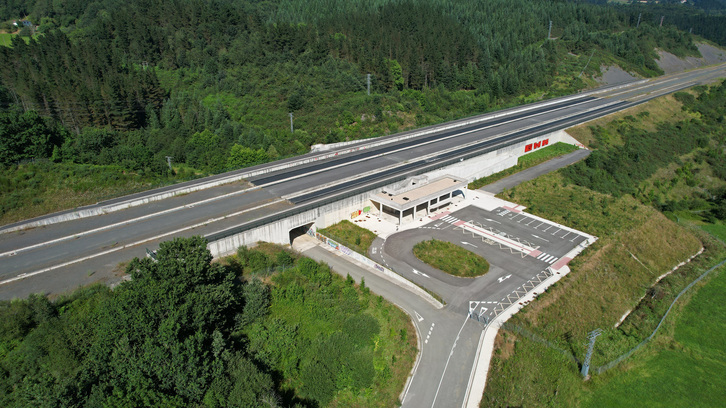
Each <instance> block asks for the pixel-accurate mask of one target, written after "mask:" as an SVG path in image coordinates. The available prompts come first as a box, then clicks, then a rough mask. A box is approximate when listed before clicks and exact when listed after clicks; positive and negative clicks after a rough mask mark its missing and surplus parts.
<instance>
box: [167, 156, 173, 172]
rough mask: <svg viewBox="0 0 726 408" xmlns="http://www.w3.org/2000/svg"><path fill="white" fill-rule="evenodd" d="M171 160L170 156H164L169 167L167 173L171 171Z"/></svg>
mask: <svg viewBox="0 0 726 408" xmlns="http://www.w3.org/2000/svg"><path fill="white" fill-rule="evenodd" d="M173 158H174V157H172V156H166V163H167V164H168V165H169V171H173V170H172V168H171V159H173Z"/></svg>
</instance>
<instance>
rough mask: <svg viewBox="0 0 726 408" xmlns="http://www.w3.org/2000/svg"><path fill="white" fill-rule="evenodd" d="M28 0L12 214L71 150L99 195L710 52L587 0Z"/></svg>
mask: <svg viewBox="0 0 726 408" xmlns="http://www.w3.org/2000/svg"><path fill="white" fill-rule="evenodd" d="M26 16H27V17H28V19H30V20H31V21H33V23H34V24H38V27H37V31H38V32H39V33H40V34H39V35H37V36H35V37H34V38H33V39H28V38H26V39H25V40H23V39H21V37H19V36H16V37H14V38H13V41H12V43H11V46H10V47H0V60H2V61H3V64H0V106H2V113H1V116H0V165H2V166H3V167H4V168H5V169H6V170H5V171H4V172H3V173H4V174H3V175H2V180H0V184H3V185H6V186H12V189H11V191H12V194H14V195H13V196H12V197H11V196H10V195H11V194H10V193H9V192H6V191H3V194H2V196H1V197H0V216H2V217H3V219H4V220H6V221H5V222H9V221H12V220H17V219H20V218H23V217H28V216H32V215H38V214H37V213H38V212H42V211H43V209H42V208H41V207H42V206H41V207H38V208H37V209H36V212H35V213H33V208H36V207H35V203H33V201H32V200H33V199H41V200H43V198H42V197H44V195H43V192H42V191H38V189H39V188H41V187H42V183H29V182H28V180H31V179H34V178H35V177H36V176H38V175H45V174H48V173H52V172H53V170H54V169H55V168H58V167H60V166H65V167H64V168H68V166H71V167H72V166H93V167H92V168H93V169H94V172H95V173H104V174H105V176H103V177H98V181H99V182H102V180H116V184H119V188H116V189H104V190H103V194H102V193H100V192H99V193H96V194H95V195H93V194H90V195H89V198H87V200H92V199H93V198H90V197H91V196H93V197H95V199H101V198H102V197H103V196H104V195H106V194H121V193H123V192H124V191H123V190H122V189H121V187H120V185H122V184H123V183H122V182H121V181H123V182H124V183H127V184H126V185H127V186H129V187H128V188H129V189H132V188H133V189H138V188H148V187H150V186H153V185H158V184H163V183H169V182H173V181H176V180H183V179H188V178H191V177H198V176H200V175H204V174H209V173H217V172H222V171H225V170H231V169H236V168H240V167H246V166H251V165H254V164H257V163H262V162H266V161H270V160H275V159H279V158H283V157H288V156H292V155H299V154H302V153H305V152H308V150H309V147H310V146H311V145H312V144H316V143H332V142H339V141H345V140H353V139H360V138H366V137H372V136H378V135H384V134H388V133H391V132H396V131H400V130H404V129H409V128H412V127H416V126H423V125H428V124H433V123H439V122H442V121H446V120H451V119H455V118H460V117H464V116H468V115H473V114H477V113H482V112H486V111H488V110H492V109H497V108H500V107H503V106H508V105H514V104H520V103H525V102H529V101H533V100H538V99H542V98H549V97H554V96H558V95H562V94H567V93H571V92H574V91H576V90H578V89H581V88H583V87H585V86H588V84H594V82H593V81H592V79H591V78H592V77H593V76H594V75H597V74H599V67H600V65H601V64H618V65H621V66H622V67H624V68H626V69H628V70H630V71H633V72H637V73H640V74H641V75H644V76H653V75H657V74H660V73H661V71H660V69H659V68H658V66H657V65H656V64H655V62H654V58H656V53H655V51H654V48H656V47H659V48H663V49H666V50H669V51H670V52H673V53H675V54H676V55H680V56H685V55H696V54H697V52H698V51H697V49H696V48H695V46H694V44H693V37H692V36H691V35H690V34H688V33H686V32H683V31H679V30H678V29H676V28H675V26H673V25H665V26H663V27H658V25H657V24H656V23H654V22H652V21H643V22H642V23H641V24H640V26H639V27H637V28H636V27H635V26H636V22H635V21H634V20H633V16H632V13H629V12H626V11H623V10H620V9H618V8H615V7H603V6H599V5H593V4H588V3H581V2H575V1H558V2H551V1H544V0H541V1H540V0H506V1H505V0H495V1H478V2H471V1H464V0H427V1H418V2H413V1H409V0H378V1H342V0H313V1H307V2H297V1H295V2H293V1H286V0H281V1H265V2H255V1H231V0H173V1H155V0H131V1H118V0H105V1H92V2H85V1H66V2H50V1H47V0H36V1H16V0H2V1H0V22H4V23H2V24H3V26H4V27H5V29H10V28H11V27H12V26H11V25H10V22H11V21H12V20H13V19H17V18H21V17H26ZM550 20H551V21H552V22H553V30H552V34H551V37H552V38H551V39H549V40H548V39H547V35H548V24H549V21H550ZM591 58H592V61H591V62H590V63H589V64H588V61H590V60H591ZM583 70H584V74H583V75H582V76H580V73H581V72H583ZM367 74H370V75H371V95H367V94H366V93H367V92H366V87H367V84H366V75H367ZM289 112H293V115H294V127H295V129H294V132H290V126H289V116H288V113H289ZM41 122H42V123H41ZM29 126H38V127H39V129H41V128H42V129H44V130H43V131H42V132H40V133H37V132H28V131H27V130H28V127H29ZM41 145H42V146H43V148H42V149H39V148H36V147H38V146H41ZM167 156H169V157H172V160H173V163H174V168H173V169H172V170H170V169H169V168H168V167H167V166H166V157H167ZM69 184H71V185H72V183H71V182H70V181H69ZM96 184H98V183H96ZM114 185H115V184H114ZM69 188H71V189H73V188H75V187H69ZM112 191H114V192H115V193H114V192H112ZM54 193H57V192H54ZM39 197H40V198H39ZM48 201H49V200H48V198H45V202H46V203H47V202H48ZM91 202H93V201H91ZM78 204H87V202H83V203H77V205H78ZM43 208H44V207H43Z"/></svg>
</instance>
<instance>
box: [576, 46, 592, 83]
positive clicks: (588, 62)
mask: <svg viewBox="0 0 726 408" xmlns="http://www.w3.org/2000/svg"><path fill="white" fill-rule="evenodd" d="M593 55H595V49H594V48H593V50H592V52H591V53H590V58H589V59H588V60H587V64H585V67H584V68H582V71H580V75H578V76H577V77H578V78H579V77H581V76H582V74H583V73H584V72H585V70H586V69H587V66H588V65H590V61H591V60H592V56H593Z"/></svg>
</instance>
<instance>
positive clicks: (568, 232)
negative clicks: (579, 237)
mask: <svg viewBox="0 0 726 408" xmlns="http://www.w3.org/2000/svg"><path fill="white" fill-rule="evenodd" d="M571 232H572V231H567V234H565V235H563V236H562V239H565V237H566V236H568V235H570V233H571Z"/></svg>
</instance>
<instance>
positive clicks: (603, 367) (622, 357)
mask: <svg viewBox="0 0 726 408" xmlns="http://www.w3.org/2000/svg"><path fill="white" fill-rule="evenodd" d="M725 263H726V259H724V260H723V261H721V262H719V263H718V264H717V265H715V266H714V267H712V268H711V269H709V270H707V271H706V272H704V273H702V274H701V276H699V277H698V278H696V279H695V280H694V281H693V282H691V283H689V284H688V286H686V287H685V288H683V290H682V291H681V292H680V293H679V294H678V296H676V298H675V299H673V302H671V305H670V306H668V310H666V312H665V314H664V315H663V317H662V318H661V319H660V322H658V325H657V326H656V327H655V330H653V333H651V334H650V336H648V337H646V338H645V340H643V341H641V342H640V344H638V345H637V346H635V347H633V348H632V349H630V350H628V351H627V352H625V353H623V354H621V355H620V356H619V357H618V358H616V359H615V360H613V361H611V362H609V363H607V364H603V365H601V366H599V367H594V368H592V370H593V371H594V372H595V373H596V374H601V373H603V372H605V371H607V370H609V369H611V368H613V367H615V366H616V365H617V364H618V363H620V362H621V361H623V360H625V359H626V358H628V357H630V356H631V355H632V354H633V353H635V352H636V351H637V350H638V349H640V348H641V347H642V346H643V345H645V344H646V343H648V342H649V341H650V340H651V339H652V338H653V336H655V334H656V333H657V332H658V329H660V326H662V325H663V322H664V321H665V319H666V317H668V314H669V313H670V312H671V309H673V306H674V305H675V304H676V302H677V301H678V299H679V298H680V297H681V296H682V295H683V294H684V293H686V292H687V291H688V290H689V289H691V288H692V287H693V286H694V285H695V284H696V283H698V282H700V281H701V280H702V279H703V278H705V277H706V276H707V275H708V274H709V273H711V271H713V270H715V269H718V268H720V267H721V266H723V265H724V264H725Z"/></svg>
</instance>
